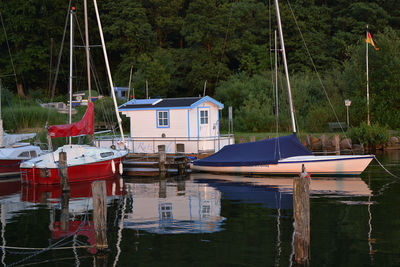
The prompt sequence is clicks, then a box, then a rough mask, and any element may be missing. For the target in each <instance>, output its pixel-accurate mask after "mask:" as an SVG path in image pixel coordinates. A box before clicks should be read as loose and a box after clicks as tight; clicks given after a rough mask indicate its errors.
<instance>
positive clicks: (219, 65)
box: [215, 0, 237, 85]
mask: <svg viewBox="0 0 400 267" xmlns="http://www.w3.org/2000/svg"><path fill="white" fill-rule="evenodd" d="M236 1H237V0H236ZM236 1H235V2H236ZM234 4H235V3H232V5H231V10H230V12H229V17H228V25H227V26H226V32H225V38H224V46H223V47H222V52H221V59H220V64H218V72H217V79H216V82H215V85H217V84H218V82H219V74H220V72H221V65H222V57H223V56H224V54H225V48H226V41H227V39H228V30H229V27H230V25H231V18H232V13H233V6H234Z"/></svg>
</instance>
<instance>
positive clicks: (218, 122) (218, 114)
mask: <svg viewBox="0 0 400 267" xmlns="http://www.w3.org/2000/svg"><path fill="white" fill-rule="evenodd" d="M217 116H218V117H217V126H218V134H217V136H218V137H219V109H217Z"/></svg>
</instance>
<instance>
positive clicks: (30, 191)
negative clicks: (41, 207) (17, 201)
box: [21, 178, 123, 214]
mask: <svg viewBox="0 0 400 267" xmlns="http://www.w3.org/2000/svg"><path fill="white" fill-rule="evenodd" d="M105 182H106V188H107V202H108V203H109V202H110V201H112V200H113V199H115V198H117V197H118V196H119V195H121V194H122V193H123V190H122V189H123V188H122V184H121V182H120V179H118V178H115V179H112V180H105ZM91 183H92V182H83V183H70V192H69V212H70V213H72V214H82V213H85V212H87V211H88V210H91V209H93V200H92V188H91ZM61 197H62V190H61V186H60V185H59V184H57V185H39V184H37V185H32V184H22V188H21V201H23V202H32V203H40V204H46V205H48V206H50V207H51V206H58V205H59V203H60V198H61Z"/></svg>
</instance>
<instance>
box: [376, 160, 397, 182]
mask: <svg viewBox="0 0 400 267" xmlns="http://www.w3.org/2000/svg"><path fill="white" fill-rule="evenodd" d="M374 159H375V160H376V162H378V164H379V166H381V167H382V169H384V170H385V171H386V172H387V173H388V174H390V175H391V176H392V177H394V178H397V179H400V177H399V176H397V175H395V174H393V173H391V172H390V171H389V170H388V169H386V168H385V166H383V164H382V163H381V162H380V161H379V160H378V159H377V158H376V156H375V155H374Z"/></svg>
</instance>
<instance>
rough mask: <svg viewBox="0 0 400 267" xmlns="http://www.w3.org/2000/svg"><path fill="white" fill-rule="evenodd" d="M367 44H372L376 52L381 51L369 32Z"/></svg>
mask: <svg viewBox="0 0 400 267" xmlns="http://www.w3.org/2000/svg"><path fill="white" fill-rule="evenodd" d="M365 42H367V43H369V44H371V45H372V46H373V47H374V48H375V50H379V48H378V47H377V46H376V45H375V43H374V41H373V40H372V37H371V34H370V33H369V32H367V39H365Z"/></svg>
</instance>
